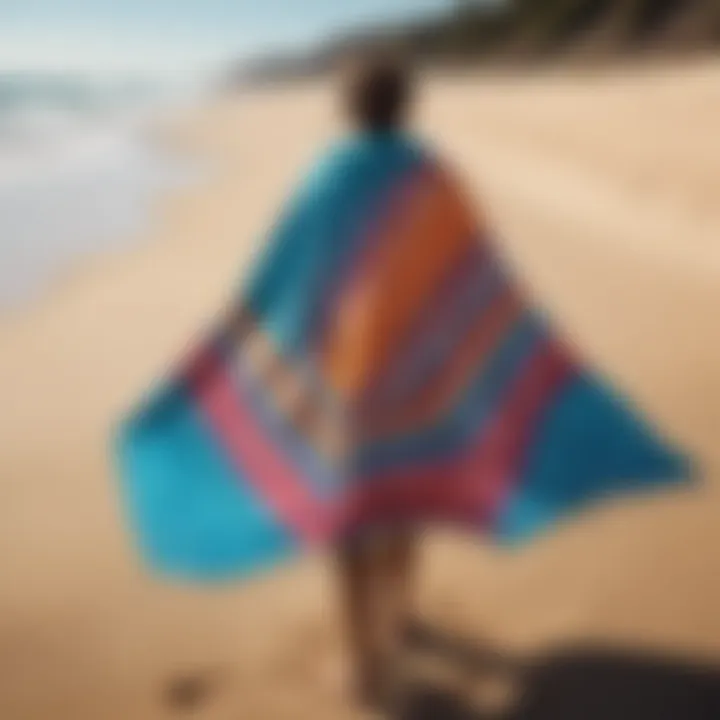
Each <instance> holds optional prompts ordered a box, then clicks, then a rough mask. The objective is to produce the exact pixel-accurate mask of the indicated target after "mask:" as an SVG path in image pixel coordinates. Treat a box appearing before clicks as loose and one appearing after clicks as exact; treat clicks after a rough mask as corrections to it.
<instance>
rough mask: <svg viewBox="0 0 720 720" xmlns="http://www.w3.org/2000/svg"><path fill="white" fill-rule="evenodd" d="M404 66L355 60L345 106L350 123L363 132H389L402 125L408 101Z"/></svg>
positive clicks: (380, 60)
mask: <svg viewBox="0 0 720 720" xmlns="http://www.w3.org/2000/svg"><path fill="white" fill-rule="evenodd" d="M412 84H413V83H412V77H411V73H410V70H409V69H408V67H407V65H406V64H405V63H403V62H401V61H400V60H398V59H395V58H392V57H389V56H378V57H373V58H369V59H368V58H365V59H361V60H356V61H355V62H354V63H353V64H352V65H351V66H350V78H349V82H348V83H347V88H346V98H345V101H346V104H347V111H348V112H349V115H350V119H351V120H352V121H353V122H354V123H355V124H356V125H358V126H359V127H360V128H362V129H364V130H370V131H372V132H382V131H384V130H393V129H395V128H397V127H399V126H400V125H402V124H403V122H404V121H405V118H406V115H407V110H408V106H409V104H410V100H411V99H412Z"/></svg>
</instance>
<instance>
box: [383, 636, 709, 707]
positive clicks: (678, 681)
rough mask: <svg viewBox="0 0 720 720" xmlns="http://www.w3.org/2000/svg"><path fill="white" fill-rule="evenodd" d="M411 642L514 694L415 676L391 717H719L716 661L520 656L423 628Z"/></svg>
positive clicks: (594, 651)
mask: <svg viewBox="0 0 720 720" xmlns="http://www.w3.org/2000/svg"><path fill="white" fill-rule="evenodd" d="M412 643H413V646H414V647H415V648H416V649H417V650H419V651H421V652H423V653H431V654H433V655H435V656H436V657H437V658H441V659H442V661H443V662H445V663H447V664H450V665H453V666H455V667H457V668H459V669H460V671H461V672H462V674H463V676H465V677H466V678H468V680H469V682H468V683H467V685H468V686H469V687H470V688H471V687H472V686H473V684H477V685H481V684H482V678H483V676H487V675H488V674H492V675H494V676H496V677H504V678H506V679H508V680H509V682H510V683H511V684H512V685H513V686H514V687H515V688H516V689H515V691H514V698H513V701H512V703H510V704H509V705H506V706H505V707H504V708H502V709H498V708H496V709H494V710H493V709H489V708H487V707H483V706H482V704H479V703H478V701H477V698H474V699H473V698H471V697H470V696H471V695H472V694H473V693H472V692H471V691H469V692H468V693H465V692H462V691H458V690H457V689H453V690H449V689H447V688H445V689H442V686H441V685H439V684H433V683H432V682H430V681H422V682H419V681H415V682H414V684H412V685H411V687H410V691H409V695H408V697H407V699H406V702H405V703H403V705H404V708H403V709H402V710H401V711H399V712H398V713H396V714H395V715H394V717H393V720H720V667H707V666H702V665H693V664H692V663H689V662H684V661H681V660H672V659H666V658H660V657H658V656H655V655H652V654H650V653H641V652H638V653H635V652H631V651H613V650H609V649H607V648H602V647H593V646H575V647H568V648H567V649H565V650H562V651H559V652H554V653H552V654H550V655H546V656H543V657H537V658H533V659H532V660H530V661H527V662H523V661H518V660H516V659H513V658H508V657H506V656H503V655H501V654H498V653H495V652H491V651H488V650H486V649H480V648H477V647H474V646H473V645H472V644H470V643H468V642H467V641H463V640H459V639H457V638H452V637H449V636H446V635H443V634H441V633H440V632H438V631H435V630H433V629H431V628H427V627H417V628H415V629H414V630H413V632H412Z"/></svg>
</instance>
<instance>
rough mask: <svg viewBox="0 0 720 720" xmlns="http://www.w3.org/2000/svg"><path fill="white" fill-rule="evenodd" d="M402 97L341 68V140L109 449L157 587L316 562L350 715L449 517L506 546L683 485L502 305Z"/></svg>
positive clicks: (534, 321)
mask: <svg viewBox="0 0 720 720" xmlns="http://www.w3.org/2000/svg"><path fill="white" fill-rule="evenodd" d="M412 96H413V83H412V76H411V73H410V71H409V70H408V69H407V68H406V67H405V66H404V65H403V64H401V63H398V62H396V61H395V60H392V59H388V58H385V57H377V58H372V59H370V60H367V61H364V62H361V63H359V64H358V65H357V66H355V67H354V69H353V71H352V72H351V73H350V74H349V80H348V82H347V83H346V88H345V93H344V99H345V104H346V108H347V111H348V115H349V118H350V120H351V121H352V123H353V125H354V128H353V130H352V132H351V133H349V134H348V136H347V137H346V138H345V139H343V140H342V141H340V142H339V143H337V144H335V145H334V146H333V147H332V148H331V149H330V150H328V151H327V152H326V153H324V155H323V156H322V158H321V159H320V160H319V161H318V162H317V163H316V164H315V166H314V167H313V168H311V169H310V171H309V172H308V173H307V176H306V177H305V179H304V181H303V182H302V183H301V185H300V187H299V189H298V190H297V191H296V192H295V193H294V195H293V197H292V198H291V200H290V201H289V203H288V205H287V207H286V208H284V210H283V212H282V213H281V215H280V219H279V221H278V222H277V223H276V224H275V225H274V226H273V228H272V229H271V231H270V232H269V233H268V237H267V240H266V243H265V246H264V248H263V250H262V253H261V254H260V257H259V258H258V260H257V262H256V265H255V268H254V270H253V272H252V273H251V276H250V278H249V279H248V281H247V282H246V283H245V284H244V285H243V287H242V290H241V292H240V293H239V294H238V296H237V297H236V298H235V299H234V302H233V304H232V307H230V308H229V309H228V311H227V312H226V313H225V314H224V315H223V318H222V320H221V321H220V322H218V323H217V325H216V327H214V328H213V329H212V332H211V333H209V335H208V336H207V337H206V339H205V341H204V342H202V343H200V344H199V346H198V347H197V348H196V349H195V351H194V352H192V353H191V354H190V356H189V357H187V358H186V359H185V360H184V361H183V362H182V363H181V365H180V367H178V368H176V370H175V371H174V372H173V373H171V374H170V376H169V377H168V378H166V379H165V380H163V381H162V382H161V383H160V384H159V386H158V387H157V389H156V390H155V392H153V393H152V394H151V395H150V396H149V397H148V398H147V399H146V400H145V401H144V402H143V403H142V405H141V407H140V408H139V409H138V410H137V411H136V412H135V413H133V414H132V415H131V417H129V418H128V419H127V420H126V421H125V422H124V423H123V427H122V431H121V433H120V436H119V441H118V446H117V450H118V458H119V463H120V472H121V477H122V485H123V492H124V496H125V499H126V507H127V510H128V514H129V517H130V518H131V522H132V526H133V528H134V530H135V532H136V535H137V538H138V541H139V545H140V547H141V549H142V551H143V553H144V554H145V556H146V558H147V559H148V561H149V563H150V564H151V565H152V566H153V567H155V568H156V569H157V570H158V571H159V572H161V573H164V574H169V575H174V576H179V577H182V578H189V579H192V580H196V581H199V582H213V581H218V580H228V579H237V578H245V577H248V576H251V575H252V574H253V573H255V572H258V571H261V570H267V569H269V568H272V567H275V566H277V564H278V563H281V562H284V561H287V560H288V559H289V558H291V557H293V556H295V555H297V554H298V553H299V552H301V551H302V550H308V549H316V548H323V547H324V548H330V549H332V550H333V551H334V552H335V554H336V557H337V559H338V575H339V578H340V581H341V584H342V588H343V591H344V592H343V603H344V609H345V611H346V617H347V620H348V633H349V645H350V647H351V650H352V658H353V661H354V667H355V669H356V673H355V675H356V682H357V690H358V693H359V695H360V697H361V698H362V699H364V700H367V701H369V702H371V701H378V700H379V699H381V698H384V697H387V695H388V693H390V692H391V690H392V688H393V687H394V683H393V673H392V668H393V666H394V663H393V660H394V657H395V654H396V653H397V652H398V651H399V650H400V649H401V648H402V639H403V637H404V632H403V630H404V628H405V627H406V626H407V622H408V615H409V612H410V607H411V603H412V592H411V591H412V577H413V574H414V569H415V564H416V549H417V542H418V540H417V539H418V537H419V535H420V533H425V532H426V531H428V530H431V529H432V528H433V527H436V526H438V525H439V524H454V525H457V526H458V527H462V528H465V529H467V530H469V531H471V532H475V533H477V535H478V536H479V537H480V538H482V539H485V540H487V541H497V542H503V543H513V544H520V543H525V542H528V541H530V540H531V539H532V538H534V537H536V536H537V534H538V533H539V532H541V531H546V530H547V529H548V528H550V527H552V526H553V525H554V524H556V523H557V522H558V521H559V520H560V519H562V518H564V517H568V516H571V515H573V514H574V513H577V512H578V511H580V510H581V509H583V508H586V507H587V506H588V505H589V504H590V503H593V502H597V501H600V500H602V499H604V498H607V497H610V496H614V495H619V494H625V493H630V492H638V491H643V490H650V489H652V488H656V487H660V486H663V485H669V484H673V483H678V482H681V481H683V480H685V479H687V478H688V476H689V462H688V459H687V458H686V457H685V456H684V455H683V453H682V452H679V451H678V450H676V449H675V448H673V447H672V446H671V445H670V444H669V443H668V442H667V441H666V440H665V439H663V438H662V437H661V436H660V434H659V433H658V431H657V430H656V429H655V428H653V427H652V426H651V425H650V424H649V423H648V421H647V420H646V419H645V418H643V417H641V416H640V414H639V413H638V412H637V410H635V409H634V408H633V407H632V406H631V405H630V404H629V403H628V402H627V401H626V400H625V399H623V398H620V397H618V396H617V394H616V393H615V392H614V391H613V390H612V389H611V388H609V387H608V385H607V384H606V383H605V382H604V381H603V380H602V379H600V378H599V377H598V376H597V375H596V374H595V373H594V372H593V371H592V370H590V369H589V368H587V367H584V366H583V364H581V363H580V362H579V361H578V360H577V359H576V358H575V357H574V354H573V352H572V350H571V349H570V348H569V347H568V346H567V345H566V344H565V343H564V342H563V341H562V339H561V338H558V337H557V336H556V334H555V333H554V331H553V328H552V326H551V325H549V324H548V322H547V320H546V318H544V317H543V316H542V314H541V313H540V312H539V311H538V310H536V309H535V308H534V307H533V305H532V303H531V302H530V301H529V300H528V299H527V298H526V297H525V295H524V294H523V291H522V288H521V287H520V286H519V285H518V283H517V282H516V281H515V279H514V278H513V274H512V271H511V269H510V268H509V267H508V266H507V265H506V263H505V262H504V261H503V259H502V257H501V254H500V252H499V250H498V249H497V248H496V246H495V245H494V242H493V235H492V232H491V229H490V228H489V227H487V225H486V223H485V220H484V218H483V216H482V215H481V214H479V213H477V212H476V211H475V210H474V208H473V207H472V204H471V203H470V202H469V200H468V198H467V196H466V195H465V194H464V192H463V190H462V188H461V187H459V184H458V181H457V180H456V178H455V177H454V176H453V174H452V172H451V171H449V170H448V167H447V166H446V165H445V164H444V162H442V161H441V160H440V159H438V158H437V157H436V156H435V155H434V153H433V152H432V151H430V150H429V149H428V148H427V147H426V146H425V145H424V144H423V143H421V142H419V141H418V140H416V139H415V138H414V137H413V135H412V133H411V132H410V131H409V130H408V129H407V127H408V124H409V119H410V118H409V116H410V112H409V111H410V108H411V100H412ZM380 597H383V598H384V600H383V601H382V602H378V598H380ZM378 612H385V613H386V615H387V613H388V612H390V615H391V618H390V620H389V621H388V620H387V618H386V619H385V621H384V624H383V627H385V628H386V630H387V628H388V627H389V628H390V635H391V636H392V637H391V639H390V641H389V642H388V637H387V634H386V635H385V637H384V638H380V637H379V631H378V628H379V626H380V622H379V619H378Z"/></svg>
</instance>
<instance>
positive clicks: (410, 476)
mask: <svg viewBox="0 0 720 720" xmlns="http://www.w3.org/2000/svg"><path fill="white" fill-rule="evenodd" d="M569 370H570V368H569V366H568V363H567V361H566V360H565V359H564V357H562V356H561V355H560V354H559V352H558V351H557V350H556V349H555V348H554V347H553V346H547V345H544V346H543V347H541V348H539V349H538V350H537V351H536V352H535V353H534V354H533V355H532V357H531V358H530V360H529V361H528V362H527V364H526V366H525V369H524V370H523V373H522V375H521V376H520V378H519V379H518V380H517V382H516V383H515V386H514V387H513V389H512V390H511V392H510V396H509V397H508V398H507V399H506V402H505V403H504V405H503V407H502V410H501V411H500V414H499V415H498V416H497V417H496V419H495V421H494V422H493V424H492V426H491V427H490V428H489V429H488V430H481V431H480V432H481V433H482V435H483V437H482V440H481V438H480V437H478V438H477V439H476V440H477V444H476V445H475V446H474V448H473V449H472V450H471V452H470V453H469V454H467V455H463V456H461V457H458V458H455V459H453V460H452V461H450V462H445V463H435V464H433V465H427V466H425V467H423V468H417V469H414V470H411V471H409V472H398V473H394V474H387V475H385V476H382V477H376V478H370V479H368V480H366V483H367V484H366V485H365V488H364V489H362V490H361V491H360V494H359V495H358V496H357V497H355V498H354V499H353V500H352V501H351V505H350V508H349V509H348V516H349V517H350V518H352V521H353V522H359V523H362V522H364V521H366V520H369V521H372V520H373V516H377V515H378V514H380V515H382V514H383V513H385V512H387V511H392V509H393V508H397V507H400V506H403V505H404V504H407V506H408V507H409V508H413V509H414V510H415V511H422V512H427V513H428V514H429V515H431V516H432V515H435V514H437V513H441V514H448V513H450V514H454V515H457V516H459V517H461V518H466V517H467V515H468V512H472V513H474V514H475V516H476V517H477V520H478V521H481V520H483V519H485V520H487V519H488V518H489V517H490V515H491V514H492V513H493V512H494V511H495V509H496V508H497V506H498V503H499V502H500V500H501V498H502V497H503V494H504V493H505V492H507V491H508V489H509V487H510V486H511V483H512V482H513V481H514V480H515V479H516V478H515V477H514V474H515V473H516V470H517V467H518V465H517V463H519V462H520V460H521V458H522V455H523V453H522V450H523V446H524V444H525V443H526V442H527V440H528V437H529V432H530V429H531V428H532V426H533V425H534V420H535V419H536V418H537V417H538V415H539V413H540V412H541V410H542V409H543V407H545V406H546V404H547V402H548V401H549V400H550V398H551V397H552V396H553V394H554V393H555V392H556V390H557V388H558V387H559V385H560V383H561V382H562V381H563V380H564V379H566V378H567V376H568V372H569Z"/></svg>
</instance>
